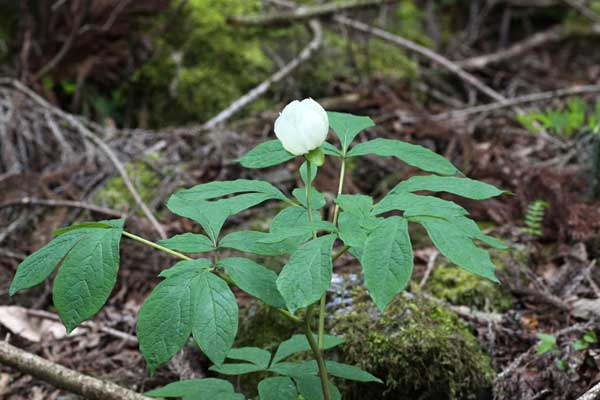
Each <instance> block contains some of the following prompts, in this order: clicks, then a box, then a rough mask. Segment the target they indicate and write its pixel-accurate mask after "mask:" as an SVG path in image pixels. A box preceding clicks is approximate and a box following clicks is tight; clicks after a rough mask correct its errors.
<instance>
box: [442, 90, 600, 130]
mask: <svg viewBox="0 0 600 400" xmlns="http://www.w3.org/2000/svg"><path fill="white" fill-rule="evenodd" d="M598 92H600V85H576V86H571V87H568V88H562V89H557V90H551V91H548V92H540V93H532V94H527V95H524V96H518V97H513V98H512V99H507V100H505V101H498V102H495V103H489V104H483V105H480V106H475V107H469V108H463V109H462V110H454V111H449V112H445V113H441V114H436V115H434V116H433V117H432V119H433V120H435V121H441V120H445V119H452V118H461V117H466V116H468V115H472V114H479V113H484V112H490V111H496V110H500V109H503V108H512V107H514V106H518V105H522V104H527V103H535V102H538V101H544V100H551V99H556V98H560V97H567V96H574V95H580V94H585V93H598Z"/></svg>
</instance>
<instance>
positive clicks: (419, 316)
mask: <svg viewBox="0 0 600 400" xmlns="http://www.w3.org/2000/svg"><path fill="white" fill-rule="evenodd" d="M354 299H355V300H354V304H353V310H352V311H351V312H349V313H342V314H340V315H338V316H336V317H334V319H333V321H332V323H331V326H332V328H333V331H334V332H335V333H336V334H338V335H341V336H343V337H344V338H345V340H346V342H345V344H344V345H343V346H342V348H341V351H340V357H341V358H342V360H343V361H344V362H346V363H348V364H354V365H357V366H359V367H361V368H363V369H365V370H367V371H369V372H371V373H372V374H374V375H375V376H378V377H380V378H381V379H383V380H384V382H385V386H384V387H381V386H380V385H375V384H362V383H361V384H355V383H347V384H346V387H345V390H344V391H345V393H346V397H345V398H347V399H365V398H373V399H375V398H377V399H379V398H381V399H398V400H403V399H406V400H408V399H483V398H487V396H489V393H490V390H491V385H492V380H493V376H494V372H493V370H492V368H491V364H490V359H489V357H488V356H487V355H485V354H484V353H483V351H482V350H481V348H480V346H479V343H478V342H477V339H476V338H475V337H474V336H473V334H472V333H471V331H470V330H469V328H468V327H467V326H466V325H464V324H463V323H462V322H461V321H460V320H459V319H458V318H457V317H456V316H455V315H454V314H453V313H452V312H450V311H448V310H446V309H445V308H443V307H441V306H439V305H437V304H433V303H431V302H429V301H426V300H424V299H419V298H409V295H406V296H398V297H397V298H396V299H395V300H394V301H393V302H392V303H391V304H390V305H389V306H388V308H387V309H386V311H385V313H383V314H379V312H378V311H377V310H376V309H375V308H374V306H373V305H372V303H371V302H370V300H369V299H368V295H367V294H366V291H364V290H363V289H358V290H357V291H356V293H355V296H354Z"/></svg>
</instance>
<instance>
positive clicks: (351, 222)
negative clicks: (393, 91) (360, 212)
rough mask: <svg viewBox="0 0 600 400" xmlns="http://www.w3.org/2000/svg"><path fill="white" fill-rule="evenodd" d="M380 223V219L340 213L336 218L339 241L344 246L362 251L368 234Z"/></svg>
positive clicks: (345, 212) (344, 212)
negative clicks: (340, 240)
mask: <svg viewBox="0 0 600 400" xmlns="http://www.w3.org/2000/svg"><path fill="white" fill-rule="evenodd" d="M380 221H381V218H376V217H361V216H357V215H356V214H353V213H351V212H347V211H342V212H341V213H340V216H339V218H338V225H339V235H340V239H342V241H343V242H344V244H345V245H346V246H350V247H354V248H358V249H362V248H363V247H364V245H365V242H366V240H367V237H368V235H369V233H370V232H371V231H373V229H375V227H376V226H377V225H378V224H379V222H380ZM361 251H362V250H361Z"/></svg>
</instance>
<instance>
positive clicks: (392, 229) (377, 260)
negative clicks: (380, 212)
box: [361, 217, 413, 311]
mask: <svg viewBox="0 0 600 400" xmlns="http://www.w3.org/2000/svg"><path fill="white" fill-rule="evenodd" d="M361 265H362V268H363V272H364V275H365V286H366V288H367V289H368V290H369V294H370V295H371V298H372V299H373V301H374V302H375V304H376V305H377V307H378V308H379V309H380V310H382V311H383V310H384V309H385V307H386V306H387V304H388V303H389V302H390V301H391V300H392V299H393V298H394V296H396V295H397V294H398V293H400V292H401V291H402V290H404V288H405V287H406V285H408V282H410V278H411V276H412V272H413V252H412V246H411V244H410V237H409V236H408V223H407V220H406V219H404V218H401V217H390V218H387V219H385V220H383V221H382V222H381V223H380V224H379V225H378V226H377V227H376V228H375V230H373V232H371V234H370V235H369V237H368V238H367V241H366V243H365V247H364V251H363V254H362V258H361Z"/></svg>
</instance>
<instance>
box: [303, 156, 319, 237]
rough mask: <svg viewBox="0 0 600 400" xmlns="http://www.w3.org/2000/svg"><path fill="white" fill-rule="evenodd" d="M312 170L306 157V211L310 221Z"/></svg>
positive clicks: (315, 235) (314, 235)
mask: <svg viewBox="0 0 600 400" xmlns="http://www.w3.org/2000/svg"><path fill="white" fill-rule="evenodd" d="M311 175H312V171H311V164H310V160H308V159H306V212H307V213H308V220H309V221H310V222H312V220H313V217H312V209H311V207H310V188H311V186H312V176H311ZM316 237H317V233H316V232H315V231H313V239H316Z"/></svg>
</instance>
